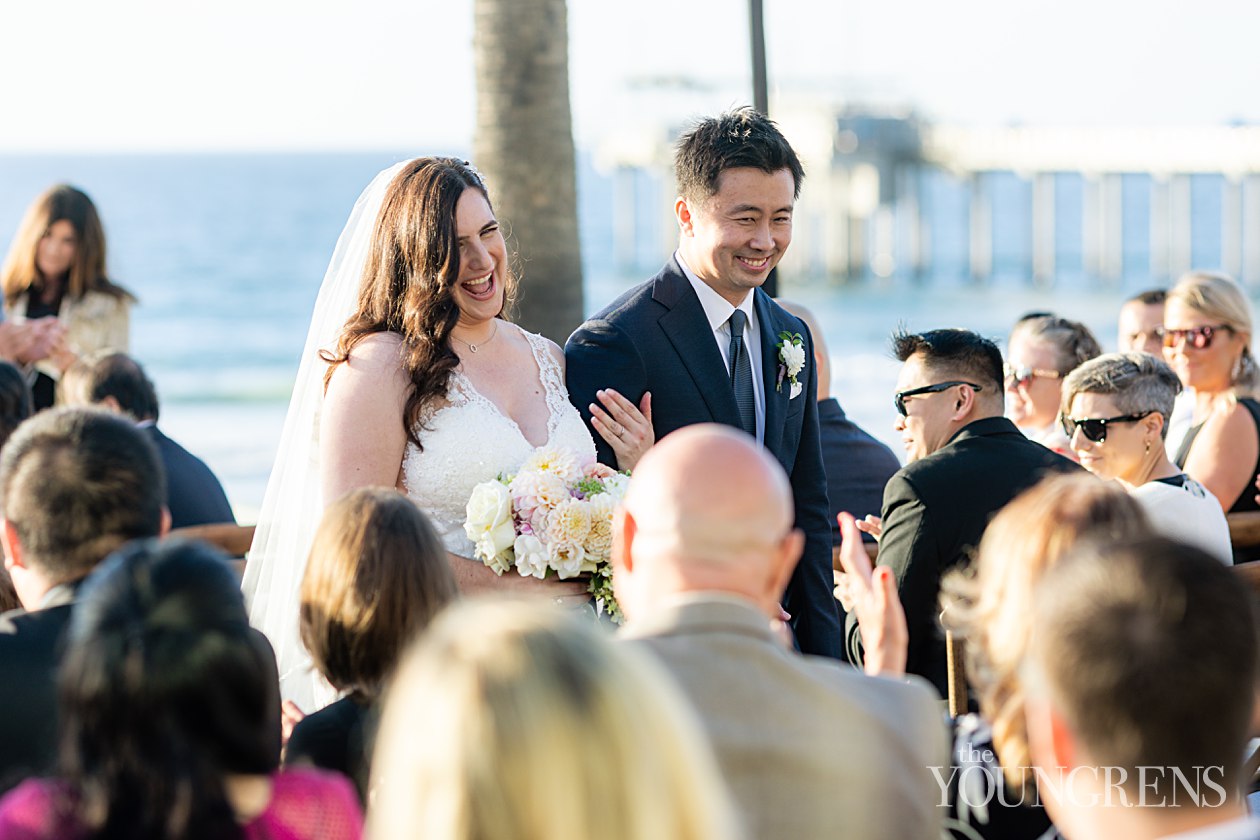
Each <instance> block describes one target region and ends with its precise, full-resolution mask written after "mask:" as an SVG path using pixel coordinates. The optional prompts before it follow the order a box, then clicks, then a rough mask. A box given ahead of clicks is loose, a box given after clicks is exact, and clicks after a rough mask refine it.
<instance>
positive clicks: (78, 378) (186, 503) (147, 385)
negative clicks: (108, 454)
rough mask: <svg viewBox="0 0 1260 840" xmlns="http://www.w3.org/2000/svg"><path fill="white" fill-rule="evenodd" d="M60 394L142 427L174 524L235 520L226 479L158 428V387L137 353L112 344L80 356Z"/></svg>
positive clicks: (70, 369)
mask: <svg viewBox="0 0 1260 840" xmlns="http://www.w3.org/2000/svg"><path fill="white" fill-rule="evenodd" d="M61 397H62V401H63V402H65V403H66V404H67V405H94V406H97V407H98V408H105V409H109V410H110V411H113V412H116V413H118V414H122V415H124V416H126V417H128V418H130V419H131V420H132V421H133V422H134V423H135V424H136V426H137V427H138V428H140V429H143V430H144V433H145V434H146V435H148V436H149V439H150V440H152V441H153V445H154V446H156V447H157V451H158V455H159V456H161V458H162V467H163V470H164V471H165V473H166V507H167V510H169V511H170V512H171V527H172V528H186V527H188V526H190V525H209V524H215V523H220V522H229V523H232V524H235V523H236V517H235V516H233V514H232V506H231V505H230V504H228V499H227V494H226V493H224V492H223V485H222V484H220V483H219V479H218V478H217V477H216V476H215V474H214V473H213V472H212V471H211V470H210V468H209V467H208V466H206V463H205V462H204V461H202V460H201V459H200V458H198V457H197V456H196V455H193V454H192V453H191V452H189V451H188V450H187V449H185V448H184V447H182V446H180V445H179V444H178V443H176V442H175V441H173V440H171V439H170V438H168V437H167V436H166V435H164V434H162V432H161V430H160V429H158V427H157V421H158V397H157V390H156V389H155V388H154V387H153V382H152V381H151V380H150V379H149V377H148V376H147V375H146V374H145V372H144V368H142V367H140V363H139V362H137V361H136V360H135V359H133V358H131V357H130V356H128V355H127V354H126V353H117V352H114V351H111V350H105V351H102V352H99V353H93V354H90V355H87V356H84V357H82V358H80V359H79V360H78V361H76V362H75V363H74V364H72V365H71V366H70V368H69V369H67V370H66V374H65V376H64V377H63V379H62V381H61Z"/></svg>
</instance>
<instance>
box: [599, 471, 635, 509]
mask: <svg viewBox="0 0 1260 840" xmlns="http://www.w3.org/2000/svg"><path fill="white" fill-rule="evenodd" d="M628 489H630V476H628V475H626V474H625V473H614V474H613V475H610V476H608V478H605V479H604V493H606V494H607V495H608V497H609V498H611V499H612V502H613V505H614V506H616V504H617V502H620V501H621V500H622V499H624V498H625V497H626V490H628ZM593 498H599V497H598V496H595V497H593Z"/></svg>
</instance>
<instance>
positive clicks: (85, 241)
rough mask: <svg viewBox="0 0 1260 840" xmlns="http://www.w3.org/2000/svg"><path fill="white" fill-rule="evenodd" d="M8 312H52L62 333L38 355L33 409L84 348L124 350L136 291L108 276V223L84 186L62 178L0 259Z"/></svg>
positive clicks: (18, 315) (48, 401) (44, 402)
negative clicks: (46, 351)
mask: <svg viewBox="0 0 1260 840" xmlns="http://www.w3.org/2000/svg"><path fill="white" fill-rule="evenodd" d="M0 289H3V291H4V311H5V315H6V316H7V317H9V318H12V319H14V320H17V321H25V320H33V319H39V318H44V317H50V316H55V317H56V318H57V319H58V320H59V321H60V322H61V323H62V324H63V325H64V326H65V330H66V333H65V336H64V341H63V342H60V343H59V344H57V345H56V346H55V347H54V348H53V350H52V352H51V353H50V354H49V355H48V356H47V357H46V358H42V360H33V361H36V368H37V370H38V371H39V375H38V376H37V377H36V380H35V383H34V386H33V390H34V395H35V408H36V410H39V409H42V408H47V407H48V406H50V405H52V404H53V401H54V396H55V389H56V380H57V379H59V378H60V377H61V374H62V373H63V372H64V371H65V370H66V368H68V367H69V366H70V365H71V364H72V363H73V362H74V360H75V358H76V357H77V356H78V355H79V354H81V353H87V352H91V351H94V350H101V349H104V348H110V349H114V350H119V351H122V352H124V353H125V352H127V349H128V344H129V339H130V311H131V305H132V304H133V303H135V301H136V299H135V297H134V296H133V295H132V294H131V293H130V292H128V291H127V290H126V289H124V288H123V287H121V286H119V285H117V284H115V283H114V282H112V281H111V280H110V279H109V275H108V273H107V272H106V269H105V229H104V227H103V226H102V225H101V219H100V216H99V215H98V214H97V212H96V205H94V204H93V203H92V199H90V198H88V196H87V194H86V193H84V192H83V191H82V190H79V189H76V188H75V187H72V186H69V185H67V184H58V185H56V186H54V187H52V188H50V189H49V190H47V191H46V192H44V193H43V194H42V195H41V196H39V198H37V199H35V202H34V204H32V205H31V206H30V208H29V209H28V210H27V211H26V216H25V217H24V218H23V219H22V223H21V225H20V226H19V227H18V231H17V235H16V236H15V237H14V240H13V245H12V247H11V248H10V249H9V254H8V257H7V258H6V259H5V261H4V265H3V267H0Z"/></svg>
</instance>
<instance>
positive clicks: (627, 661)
mask: <svg viewBox="0 0 1260 840" xmlns="http://www.w3.org/2000/svg"><path fill="white" fill-rule="evenodd" d="M700 732H701V730H700V728H699V723H698V722H697V721H695V719H694V718H693V717H692V713H691V712H690V710H689V709H688V708H687V706H686V703H685V701H684V700H683V699H682V697H681V695H680V694H679V692H678V690H677V689H676V688H675V687H674V686H673V684H672V683H671V681H670V679H669V677H668V676H667V675H666V674H665V673H664V672H663V671H661V670H660V669H659V668H658V667H657V666H655V665H654V664H653V663H651V662H650V661H648V660H647V659H646V658H644V656H643V654H642V653H641V652H639V651H635V650H632V649H630V648H629V647H627V646H625V645H619V644H617V643H616V642H613V641H611V640H610V639H608V638H607V637H605V636H603V635H602V634H601V631H600V630H599V629H598V628H597V627H595V626H593V625H590V624H588V623H582V622H580V621H577V620H575V619H574V618H571V617H569V616H566V615H564V614H563V613H562V612H560V611H558V610H547V609H546V608H544V607H541V606H534V605H529V604H525V603H520V602H515V603H507V602H489V603H485V602H483V603H480V604H467V605H462V606H459V607H456V608H454V609H452V610H449V611H448V612H447V613H445V614H444V615H443V616H441V617H440V618H439V619H438V620H437V621H436V622H435V623H434V624H433V626H432V627H431V628H430V629H429V631H428V632H427V633H426V634H425V636H424V637H423V639H422V641H421V642H420V644H419V645H418V646H417V647H416V648H415V649H414V650H413V651H411V652H410V653H409V654H408V656H407V658H406V660H405V662H404V664H403V666H402V668H401V669H400V671H399V673H398V676H397V677H396V679H395V681H394V684H393V687H392V688H391V689H390V692H389V696H388V698H387V700H386V705H385V713H384V718H383V720H382V723H381V730H380V736H379V740H378V744H379V748H378V750H377V753H376V759H375V762H374V763H373V767H372V795H373V797H374V799H373V804H372V810H371V816H370V818H369V819H370V824H369V827H368V832H369V836H371V837H374V838H378V840H387V839H388V840H395V838H400V837H425V838H431V840H589V838H592V837H599V838H602V840H717V838H722V840H725V839H726V838H731V837H738V836H739V835H738V834H737V832H736V830H735V826H734V823H733V817H732V816H731V814H732V812H731V809H730V804H729V802H728V801H727V795H726V792H725V789H724V788H723V786H722V783H721V782H720V777H719V775H718V771H717V767H716V764H715V762H714V759H713V755H712V753H711V751H710V748H709V746H708V744H707V743H706V742H705V740H704V738H703V736H702V735H701V734H700Z"/></svg>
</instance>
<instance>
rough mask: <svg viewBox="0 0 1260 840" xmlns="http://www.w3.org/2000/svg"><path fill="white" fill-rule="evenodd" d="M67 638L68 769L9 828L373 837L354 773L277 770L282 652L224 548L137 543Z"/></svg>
mask: <svg viewBox="0 0 1260 840" xmlns="http://www.w3.org/2000/svg"><path fill="white" fill-rule="evenodd" d="M67 641H68V644H67V649H66V654H65V661H64V664H63V666H62V670H61V674H60V677H59V684H60V691H61V697H62V699H63V701H64V702H63V706H62V722H61V761H60V773H59V776H58V778H56V779H32V780H30V781H27V782H25V783H23V784H22V785H21V786H19V787H18V788H16V789H14V790H13V791H11V792H10V793H9V794H8V796H6V797H5V799H4V800H3V801H2V802H0V837H5V838H11V840H37V838H49V840H52V838H89V837H168V838H177V837H178V838H201V837H204V838H211V837H267V838H282V837H283V838H293V840H354V838H358V837H359V836H360V833H361V822H362V818H361V816H360V813H359V805H358V802H357V801H356V800H355V796H354V790H353V789H352V788H351V786H350V784H349V783H348V782H347V781H346V780H345V779H344V778H342V777H341V776H338V775H335V774H324V773H322V772H318V771H314V770H305V771H291V772H287V773H277V772H276V767H277V766H278V764H279V763H280V695H279V680H278V677H277V675H276V660H275V656H274V655H273V654H272V652H271V646H270V645H268V644H267V641H266V639H265V638H264V637H263V636H262V634H260V633H258V632H257V631H256V630H254V629H253V628H251V627H250V626H249V620H248V617H247V616H246V613H245V602H244V600H243V599H242V597H241V592H240V586H239V584H238V582H237V580H236V577H235V575H234V574H233V573H232V571H231V569H230V568H229V567H228V565H227V563H226V559H225V558H224V557H223V555H221V554H219V553H218V552H217V551H216V550H214V549H211V548H209V547H207V546H203V545H201V544H199V543H194V542H183V541H172V542H169V543H166V544H163V545H159V544H157V543H156V542H152V541H147V542H139V543H134V544H133V545H131V546H128V547H126V548H124V549H123V550H122V551H120V552H118V553H117V554H116V555H114V556H113V557H111V558H110V559H109V560H107V561H106V562H105V563H103V564H102V566H101V568H100V570H99V571H97V572H96V573H95V574H93V575H92V577H91V578H90V579H89V581H88V583H87V584H86V585H85V586H84V587H83V593H82V599H81V601H80V603H79V605H78V606H77V607H76V608H75V614H74V617H73V619H72V620H71V624H70V630H69V634H68V637H67Z"/></svg>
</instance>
